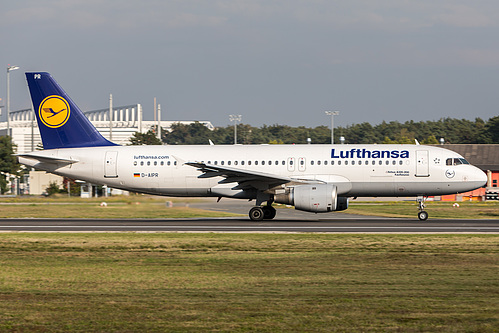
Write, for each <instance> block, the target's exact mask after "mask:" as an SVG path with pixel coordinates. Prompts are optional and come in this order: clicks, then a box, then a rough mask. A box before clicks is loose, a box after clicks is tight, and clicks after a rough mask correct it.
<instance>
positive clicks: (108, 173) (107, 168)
mask: <svg viewBox="0 0 499 333" xmlns="http://www.w3.org/2000/svg"><path fill="white" fill-rule="evenodd" d="M117 162H118V152H117V151H107V152H106V161H105V162H104V163H105V164H104V177H105V178H117V177H118V163H117Z"/></svg>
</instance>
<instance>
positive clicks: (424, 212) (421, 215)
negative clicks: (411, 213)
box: [416, 196, 428, 221]
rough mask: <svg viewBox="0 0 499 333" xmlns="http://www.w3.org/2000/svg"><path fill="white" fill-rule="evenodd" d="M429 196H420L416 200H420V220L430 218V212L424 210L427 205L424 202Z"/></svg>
mask: <svg viewBox="0 0 499 333" xmlns="http://www.w3.org/2000/svg"><path fill="white" fill-rule="evenodd" d="M426 198H427V197H423V196H419V197H418V198H417V199H416V200H417V201H418V209H419V213H418V218H419V220H420V221H426V220H427V219H428V213H427V212H426V211H425V210H424V209H425V207H426V205H425V204H424V203H425V201H426Z"/></svg>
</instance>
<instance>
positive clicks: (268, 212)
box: [249, 204, 276, 221]
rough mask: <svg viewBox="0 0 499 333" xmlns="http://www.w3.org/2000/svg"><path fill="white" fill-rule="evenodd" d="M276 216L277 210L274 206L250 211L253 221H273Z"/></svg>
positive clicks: (268, 205) (257, 207)
mask: <svg viewBox="0 0 499 333" xmlns="http://www.w3.org/2000/svg"><path fill="white" fill-rule="evenodd" d="M275 215H276V210H275V208H274V207H272V204H267V205H265V206H255V207H253V208H251V209H250V211H249V218H250V219H251V220H252V221H262V220H272V219H273V218H274V217H275Z"/></svg>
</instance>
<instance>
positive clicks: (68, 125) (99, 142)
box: [26, 72, 116, 149]
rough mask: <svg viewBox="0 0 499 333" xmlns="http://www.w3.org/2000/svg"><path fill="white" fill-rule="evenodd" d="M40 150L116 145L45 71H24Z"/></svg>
mask: <svg viewBox="0 0 499 333" xmlns="http://www.w3.org/2000/svg"><path fill="white" fill-rule="evenodd" d="M26 80H27V81H28V87H29V91H30V94H31V100H32V101H33V108H34V111H35V114H36V120H37V121H38V129H39V130H40V135H41V136H42V142H43V148H44V149H56V148H79V147H99V146H116V144H115V143H112V142H110V141H108V140H107V139H105V138H104V137H103V136H102V135H101V134H100V133H99V132H98V131H97V129H96V128H95V127H94V125H92V123H91V122H90V121H89V120H88V119H87V117H85V115H84V114H83V112H81V110H80V109H79V108H78V106H76V104H75V103H74V102H73V101H72V100H71V98H70V97H69V96H68V95H67V94H66V92H65V91H64V90H63V89H62V88H61V87H60V86H59V84H57V82H56V81H55V80H54V78H52V76H51V75H50V74H49V73H43V72H36V73H35V72H33V73H26Z"/></svg>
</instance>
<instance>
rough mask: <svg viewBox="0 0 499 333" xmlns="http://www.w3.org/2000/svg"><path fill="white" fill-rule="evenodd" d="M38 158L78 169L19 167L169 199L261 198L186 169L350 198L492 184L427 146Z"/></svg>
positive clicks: (78, 151)
mask: <svg viewBox="0 0 499 333" xmlns="http://www.w3.org/2000/svg"><path fill="white" fill-rule="evenodd" d="M36 154H37V155H44V156H50V157H52V158H55V157H57V158H61V159H71V160H74V161H75V162H74V163H60V164H54V163H44V162H39V161H36V160H33V159H29V158H25V157H20V158H19V161H20V162H21V163H23V164H26V165H28V166H33V167H35V168H37V169H41V170H46V171H49V172H52V173H54V174H59V175H62V176H66V177H69V178H72V179H79V180H85V181H88V182H91V183H94V184H100V185H107V186H109V187H113V188H120V189H125V190H130V191H137V192H144V193H151V194H158V195H167V196H217V197H218V196H224V197H225V196H226V197H239V198H253V197H254V195H255V194H254V193H252V192H248V191H242V190H239V189H233V188H234V187H235V186H236V185H237V183H228V184H227V183H223V184H219V182H220V181H221V180H223V179H224V178H222V177H212V178H198V177H199V176H200V175H201V174H202V172H201V171H199V170H198V169H196V168H195V167H193V166H189V165H185V164H184V163H186V162H204V163H207V164H210V165H218V166H224V167H230V168H234V169H240V170H250V171H255V172H261V173H265V174H271V175H278V176H283V177H290V178H293V179H300V180H316V181H319V182H324V183H332V184H334V185H336V186H337V189H338V196H344V197H356V196H414V195H418V196H419V195H442V194H451V193H459V192H465V191H469V190H472V189H475V188H478V187H481V186H483V185H484V183H485V181H486V176H485V174H484V172H482V171H481V170H480V169H478V168H476V167H474V166H472V165H469V164H460V165H452V164H450V165H447V164H448V162H446V161H448V159H453V158H457V159H459V158H462V157H461V156H460V155H458V154H457V153H455V152H452V151H450V150H447V149H443V148H440V147H430V146H423V145H247V146H246V145H230V146H228V145H211V146H208V145H206V146H110V147H92V148H64V149H52V150H45V151H40V152H36ZM269 190H270V191H272V189H269Z"/></svg>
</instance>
